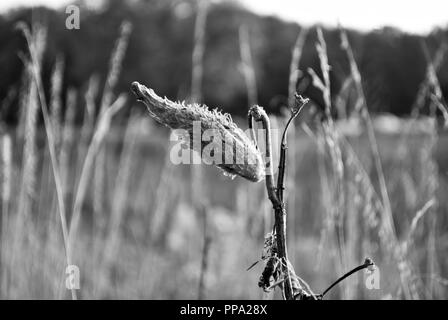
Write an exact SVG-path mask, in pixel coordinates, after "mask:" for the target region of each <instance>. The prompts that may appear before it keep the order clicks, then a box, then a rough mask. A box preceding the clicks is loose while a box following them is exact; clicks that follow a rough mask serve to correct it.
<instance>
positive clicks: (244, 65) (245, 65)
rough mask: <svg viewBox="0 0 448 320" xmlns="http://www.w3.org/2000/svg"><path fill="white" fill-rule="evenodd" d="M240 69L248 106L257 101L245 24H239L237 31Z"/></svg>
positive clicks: (255, 82)
mask: <svg viewBox="0 0 448 320" xmlns="http://www.w3.org/2000/svg"><path fill="white" fill-rule="evenodd" d="M239 40H240V55H241V70H242V73H243V76H244V81H245V83H246V88H247V102H248V105H249V108H250V107H252V106H254V105H256V104H257V103H258V102H257V101H258V99H257V97H258V90H257V78H256V76H255V68H254V63H253V61H252V53H251V50H250V38H249V30H248V28H247V26H245V25H244V26H241V27H240V31H239Z"/></svg>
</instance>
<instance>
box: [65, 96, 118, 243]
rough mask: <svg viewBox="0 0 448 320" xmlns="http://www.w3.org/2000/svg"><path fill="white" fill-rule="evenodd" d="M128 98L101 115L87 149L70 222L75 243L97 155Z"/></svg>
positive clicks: (70, 236) (70, 238)
mask: <svg viewBox="0 0 448 320" xmlns="http://www.w3.org/2000/svg"><path fill="white" fill-rule="evenodd" d="M125 103H126V98H125V96H124V95H123V94H122V95H120V96H119V97H118V98H117V100H115V102H114V103H113V104H112V105H111V106H110V107H109V108H107V109H106V110H105V111H104V112H103V113H102V114H101V115H100V118H99V120H98V124H97V126H96V129H95V133H94V135H93V138H92V141H91V143H90V145H89V149H88V151H87V155H86V158H85V160H84V164H83V167H82V170H81V175H80V178H79V182H78V187H77V189H76V193H75V200H74V203H73V214H72V219H71V222H70V230H69V243H70V245H73V243H74V241H75V236H76V233H77V229H78V224H79V220H80V218H81V209H82V205H83V203H84V198H85V195H86V193H87V190H88V187H89V182H90V178H91V176H90V173H91V170H92V168H93V165H94V162H95V156H96V155H97V154H98V151H99V149H100V147H101V144H102V143H103V140H104V138H105V136H106V134H107V132H108V131H109V128H110V123H111V120H112V117H113V116H114V115H115V114H116V113H117V112H118V111H120V110H121V108H122V107H123V106H124V105H125Z"/></svg>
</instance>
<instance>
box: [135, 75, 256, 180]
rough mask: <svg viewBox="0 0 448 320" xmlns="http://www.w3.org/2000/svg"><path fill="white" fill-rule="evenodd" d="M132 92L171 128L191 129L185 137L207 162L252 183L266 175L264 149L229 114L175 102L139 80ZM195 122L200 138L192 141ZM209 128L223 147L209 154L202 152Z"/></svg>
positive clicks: (157, 117) (152, 114) (151, 112)
mask: <svg viewBox="0 0 448 320" xmlns="http://www.w3.org/2000/svg"><path fill="white" fill-rule="evenodd" d="M132 91H133V92H134V94H135V95H136V96H137V99H138V100H139V101H142V102H143V103H144V104H145V105H146V107H147V108H148V111H149V113H150V115H151V116H152V117H153V118H154V119H155V120H157V121H158V122H160V123H161V124H164V125H166V126H168V127H170V128H171V129H174V130H176V129H183V130H185V131H186V132H188V134H187V135H186V137H187V139H189V141H188V143H189V147H190V148H191V149H192V150H194V151H196V152H198V153H199V154H200V155H201V158H202V160H203V162H204V163H207V164H213V165H215V166H217V167H218V168H220V169H222V170H224V171H225V172H226V173H227V174H229V175H231V176H234V175H238V176H240V177H243V178H245V179H247V180H250V181H253V182H258V181H260V180H262V179H263V178H264V175H265V170H264V162H263V159H262V156H261V152H260V151H259V150H258V148H257V147H256V146H255V144H254V143H253V142H252V140H251V139H250V138H249V137H248V136H247V135H246V134H245V133H244V132H243V130H241V129H240V128H238V127H237V125H236V124H235V123H234V122H233V121H232V118H231V117H230V115H229V114H223V113H221V112H219V111H217V110H210V109H208V108H207V107H206V106H200V105H198V104H186V103H185V102H173V101H171V100H169V99H167V98H162V97H159V96H158V95H157V94H156V93H155V92H154V90H152V89H148V88H147V87H145V86H144V85H141V84H139V83H138V82H133V83H132ZM195 123H198V124H200V141H193V139H194V138H195V135H194V131H193V128H194V124H195ZM208 130H212V132H213V133H212V135H213V138H214V139H215V138H216V136H218V137H219V139H220V141H221V147H218V148H213V150H212V152H209V153H208V154H207V153H206V152H203V151H204V147H206V146H207V145H209V144H210V142H209V141H203V140H204V139H202V135H203V134H204V132H206V131H208ZM216 159H220V160H221V161H216Z"/></svg>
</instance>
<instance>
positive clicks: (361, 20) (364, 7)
mask: <svg viewBox="0 0 448 320" xmlns="http://www.w3.org/2000/svg"><path fill="white" fill-rule="evenodd" d="M239 1H240V2H241V3H242V4H243V5H245V6H246V7H247V8H248V9H251V10H252V11H255V12H256V13H259V14H262V15H275V16H278V17H280V18H282V19H284V20H288V21H294V22H298V23H300V24H305V25H311V24H314V23H322V24H324V25H328V26H336V25H337V22H338V21H340V22H341V23H342V25H343V26H344V27H347V28H354V29H359V30H363V31H368V30H371V29H375V28H380V27H382V26H385V25H388V26H393V27H397V28H399V29H401V30H404V31H407V32H411V33H418V34H425V33H427V32H429V31H431V29H432V28H434V27H435V26H442V27H443V26H447V25H448V0H424V1H422V0H418V1H417V0H239ZM68 2H69V1H67V0H1V1H0V12H4V11H5V10H7V9H9V8H13V7H15V6H17V5H37V4H44V5H48V6H50V7H54V8H55V7H60V6H61V5H64V3H68Z"/></svg>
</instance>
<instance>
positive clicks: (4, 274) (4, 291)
mask: <svg viewBox="0 0 448 320" xmlns="http://www.w3.org/2000/svg"><path fill="white" fill-rule="evenodd" d="M1 143H2V145H1V159H2V162H1V164H2V176H1V177H2V183H1V186H2V191H1V199H2V206H1V209H2V217H1V230H0V232H1V235H0V240H1V245H0V250H1V253H0V266H2V268H1V272H0V283H1V290H0V295H1V297H3V298H6V297H7V296H8V269H7V268H5V267H4V266H6V265H7V256H8V254H9V250H8V245H9V238H8V236H9V235H10V234H11V233H10V232H8V226H9V206H10V201H11V182H12V181H11V174H12V143H11V137H10V136H9V135H8V134H3V136H2V138H1Z"/></svg>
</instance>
